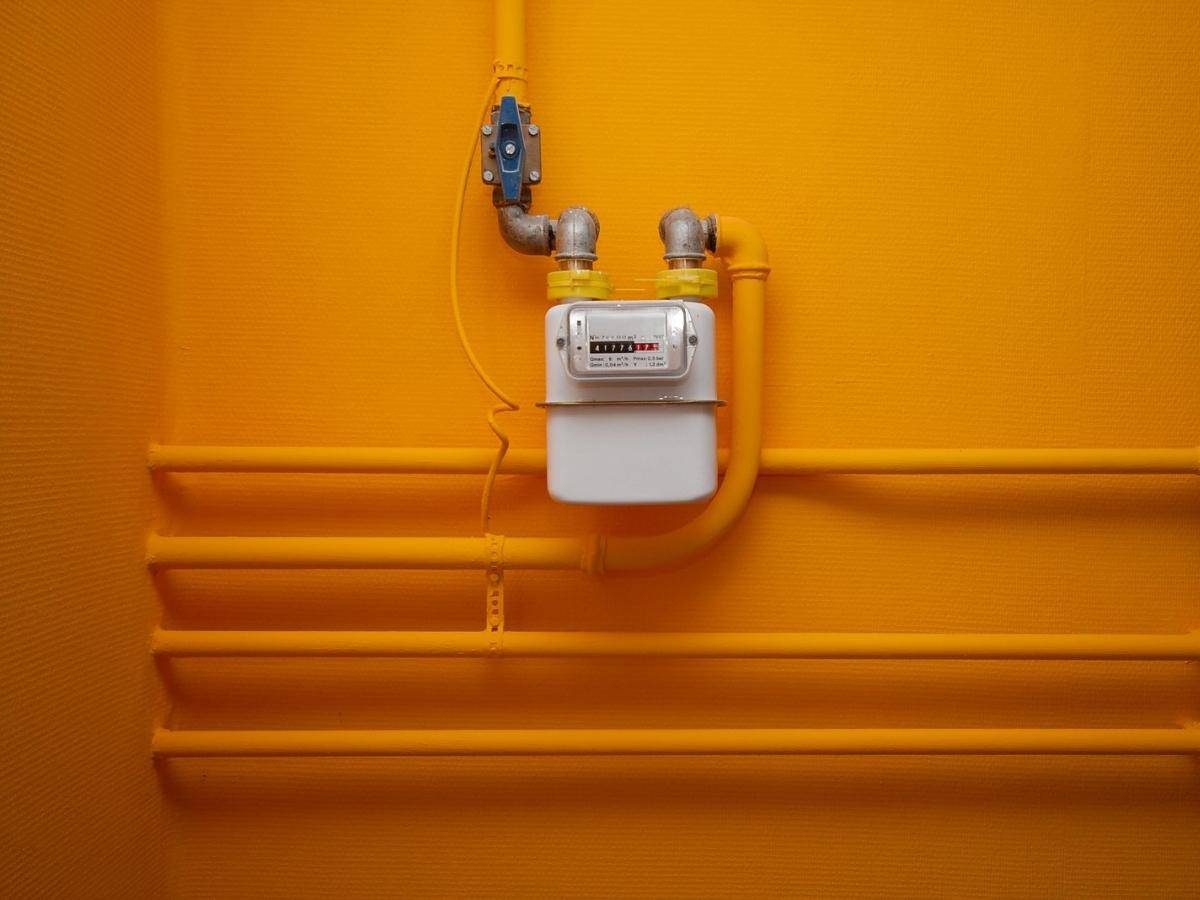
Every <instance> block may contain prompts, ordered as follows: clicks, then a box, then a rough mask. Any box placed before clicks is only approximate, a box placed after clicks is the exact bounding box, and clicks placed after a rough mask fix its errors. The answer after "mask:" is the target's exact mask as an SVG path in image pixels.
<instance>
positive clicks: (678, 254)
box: [658, 206, 715, 269]
mask: <svg viewBox="0 0 1200 900" xmlns="http://www.w3.org/2000/svg"><path fill="white" fill-rule="evenodd" d="M711 233H712V229H711V228H710V225H709V220H708V219H701V218H700V217H699V216H698V215H696V214H695V213H694V212H692V211H691V210H690V209H688V208H687V207H686V206H679V207H676V208H675V209H671V210H668V211H667V212H665V213H663V216H662V218H661V219H659V221H658V236H659V238H661V239H662V242H663V250H664V252H663V259H664V260H666V263H667V266H668V268H672V269H690V268H697V267H699V266H700V264H701V263H703V262H704V251H705V250H706V249H708V247H709V238H710V234H711ZM714 246H715V245H714Z"/></svg>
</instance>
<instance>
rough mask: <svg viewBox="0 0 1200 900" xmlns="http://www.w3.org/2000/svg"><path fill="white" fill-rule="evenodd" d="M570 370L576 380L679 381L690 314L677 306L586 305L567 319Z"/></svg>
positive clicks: (685, 357) (684, 365)
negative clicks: (672, 379) (665, 379)
mask: <svg viewBox="0 0 1200 900" xmlns="http://www.w3.org/2000/svg"><path fill="white" fill-rule="evenodd" d="M566 318H567V323H566V324H567V330H568V334H567V335H566V339H567V346H566V348H565V349H566V357H567V370H568V372H569V373H570V374H571V375H572V376H574V377H576V378H679V377H681V376H682V375H684V374H685V373H686V372H687V368H688V357H689V353H688V350H689V347H688V343H687V337H688V315H687V311H686V310H685V309H684V307H683V306H682V305H680V304H677V303H671V304H650V303H636V304H635V303H625V304H620V305H613V306H597V305H596V304H594V303H589V304H581V305H579V306H576V307H574V308H572V309H571V310H570V311H569V313H568V315H567V317H566Z"/></svg>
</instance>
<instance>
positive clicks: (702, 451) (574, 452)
mask: <svg viewBox="0 0 1200 900" xmlns="http://www.w3.org/2000/svg"><path fill="white" fill-rule="evenodd" d="M658 284H659V290H658V293H659V299H657V300H641V301H638V300H630V301H619V302H613V301H611V300H609V299H608V297H609V294H610V289H609V287H608V280H607V278H606V277H605V276H604V275H603V273H600V272H593V271H591V270H577V271H560V272H552V273H551V274H550V291H549V293H550V297H551V299H555V300H561V301H562V302H560V303H558V304H557V305H555V306H553V307H551V308H550V310H549V311H548V312H547V313H546V401H545V403H544V404H541V405H542V406H544V407H545V408H546V453H547V481H548V486H549V490H550V495H551V496H552V497H553V498H554V499H556V500H559V501H562V502H564V503H593V504H648V503H688V502H691V501H696V500H703V499H705V498H707V497H709V496H711V495H712V493H713V491H715V490H716V486H717V429H716V406H717V405H719V402H720V401H718V399H717V395H716V341H715V335H716V330H715V327H714V321H713V312H712V310H711V309H710V308H709V307H708V306H707V305H705V304H704V303H702V302H700V300H701V298H702V297H705V296H713V295H715V293H716V273H715V272H713V271H711V270H708V269H690V270H680V271H670V272H665V273H663V276H661V277H660V278H659V281H658Z"/></svg>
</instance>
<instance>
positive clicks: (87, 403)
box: [0, 0, 167, 898]
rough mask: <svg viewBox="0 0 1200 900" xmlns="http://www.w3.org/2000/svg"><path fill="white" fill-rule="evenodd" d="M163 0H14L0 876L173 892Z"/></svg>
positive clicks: (75, 890) (0, 64) (93, 891)
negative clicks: (159, 525)
mask: <svg viewBox="0 0 1200 900" xmlns="http://www.w3.org/2000/svg"><path fill="white" fill-rule="evenodd" d="M157 47H158V23H157V16H156V13H155V10H154V9H153V8H152V7H150V6H147V5H146V4H142V3H134V2H118V0H89V2H88V3H76V2H70V0H64V2H50V3H47V2H11V0H8V2H4V3H0V623H2V625H3V637H4V644H3V649H2V650H0V710H2V712H0V750H2V751H3V769H2V771H3V782H2V789H0V896H4V897H6V898H7V897H113V898H117V897H158V896H162V895H163V893H164V891H165V889H166V853H165V848H166V840H167V832H166V829H165V818H164V814H163V811H162V797H161V791H160V788H159V785H158V782H157V779H156V778H155V774H154V770H153V768H152V766H151V765H150V763H149V760H148V758H147V755H146V747H147V741H148V739H149V732H150V722H151V717H152V716H153V714H154V711H155V704H156V696H157V693H158V686H157V685H158V682H157V678H156V676H155V673H154V669H153V666H152V665H151V663H150V660H149V657H148V655H147V648H148V645H149V640H148V629H149V628H150V626H151V625H152V623H153V622H154V621H155V619H156V618H157V615H158V613H157V603H156V600H155V595H154V591H153V589H152V587H151V584H150V579H149V578H148V577H147V575H146V571H145V567H144V565H143V562H142V560H143V556H144V553H145V534H146V530H147V529H148V528H149V527H150V524H151V521H152V517H153V502H152V500H153V498H152V492H151V490H150V484H149V482H148V480H147V477H146V470H145V453H146V450H145V447H146V442H147V441H149V440H152V439H154V438H155V437H157V428H158V423H159V414H160V411H161V408H162V397H163V371H164V360H163V356H164V350H165V344H164V329H163V317H164V305H163V283H162V277H161V271H162V270H161V253H160V242H161V239H162V232H161V228H160V223H161V215H160V212H161V195H160V192H159V173H158V156H159V154H158V140H159V134H160V129H159V122H158V115H157V101H156V92H155V83H156V81H155V69H156V58H157Z"/></svg>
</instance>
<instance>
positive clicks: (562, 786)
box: [166, 0, 1200, 897]
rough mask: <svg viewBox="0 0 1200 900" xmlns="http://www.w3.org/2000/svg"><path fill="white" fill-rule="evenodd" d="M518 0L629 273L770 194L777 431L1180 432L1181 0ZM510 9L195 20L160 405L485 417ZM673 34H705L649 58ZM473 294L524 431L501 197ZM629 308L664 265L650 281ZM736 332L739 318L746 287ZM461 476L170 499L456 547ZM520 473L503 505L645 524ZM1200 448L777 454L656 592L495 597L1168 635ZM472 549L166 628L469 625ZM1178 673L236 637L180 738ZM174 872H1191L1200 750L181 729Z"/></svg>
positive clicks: (1189, 608)
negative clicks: (404, 746) (1091, 461)
mask: <svg viewBox="0 0 1200 900" xmlns="http://www.w3.org/2000/svg"><path fill="white" fill-rule="evenodd" d="M684 9H685V8H684V6H683V5H682V4H678V3H641V2H639V3H631V2H622V3H608V4H586V5H584V4H560V3H550V2H540V0H530V2H529V10H530V31H529V46H530V57H529V63H530V67H531V73H532V74H531V82H530V84H531V100H532V102H533V106H534V114H535V117H536V118H537V119H538V121H540V122H541V124H542V126H543V129H544V130H543V135H544V138H543V150H544V154H545V164H544V169H545V171H546V179H545V187H544V189H540V190H539V191H538V195H537V204H538V206H539V208H541V209H544V210H557V209H559V208H561V207H562V206H563V205H566V204H569V203H585V204H588V205H590V206H592V207H593V208H594V209H595V210H596V211H597V212H598V214H599V215H600V217H601V220H602V228H603V230H602V234H601V260H600V266H601V267H602V268H605V269H606V270H608V271H609V272H610V273H611V274H612V276H613V278H614V280H615V282H616V284H617V286H618V287H620V288H628V289H633V290H634V291H635V292H636V291H638V290H642V291H644V290H645V285H644V284H640V283H639V282H638V281H637V279H639V278H646V277H649V276H650V275H652V274H653V272H655V271H656V270H657V269H658V268H659V267H660V265H661V264H660V262H659V260H658V255H659V254H660V252H661V249H660V246H659V244H658V241H657V236H656V232H655V228H656V224H657V219H658V215H659V214H660V213H661V212H662V211H663V210H664V209H666V208H668V207H669V206H672V205H675V204H678V203H689V204H692V205H694V206H695V207H696V208H697V209H699V210H702V211H708V210H718V211H722V212H727V213H730V214H734V215H739V216H743V217H745V218H747V219H750V220H751V221H753V222H755V223H756V224H758V225H759V226H760V227H761V228H762V230H763V231H764V233H765V234H766V237H767V240H768V242H769V244H770V248H771V254H772V260H773V262H774V264H775V271H774V274H773V276H772V279H771V282H770V284H769V303H770V322H771V334H770V336H769V351H768V359H767V391H768V421H767V426H766V427H767V442H768V444H769V445H775V446H787V445H797V446H865V447H870V446H889V445H891V446H1039V445H1043V446H1153V445H1158V444H1161V445H1189V444H1190V445H1195V444H1196V443H1197V436H1198V435H1200V370H1198V367H1197V362H1196V350H1197V346H1198V339H1200V310H1198V304H1197V297H1198V288H1200V273H1198V270H1197V267H1196V238H1197V231H1196V222H1197V221H1200V216H1198V213H1200V165H1198V163H1200V145H1198V143H1197V140H1196V135H1197V134H1198V133H1200V16H1198V15H1197V13H1196V10H1195V8H1194V6H1191V5H1190V4H1183V3H1180V4H1175V5H1163V4H1116V5H1114V4H1092V3H1055V4H1038V3H1006V4H976V3H968V2H957V3H925V4H916V3H898V4H890V3H870V4H864V3H859V2H853V3H811V4H793V3H790V2H772V3H757V4H728V3H716V2H713V3H708V2H698V3H690V4H687V5H686V12H684ZM490 16H491V10H490V4H488V3H486V2H473V3H467V4H448V5H447V4H442V5H438V4H419V5H418V4H404V3H394V2H378V3H367V2H363V3H358V4H355V5H354V8H353V11H350V10H349V9H348V8H347V7H346V6H345V5H344V4H340V3H335V2H329V3H315V2H297V3H269V4H262V3H259V4H246V3H241V2H237V3H233V2H229V3H205V4H176V5H174V6H172V7H171V10H170V16H169V21H168V25H167V33H166V37H167V42H168V49H169V73H168V102H167V104H166V110H167V115H168V116H169V121H168V125H167V127H168V129H169V135H170V139H169V141H168V144H167V145H168V147H169V157H168V160H167V169H168V184H167V189H168V192H169V193H168V210H169V214H170V216H171V223H170V227H171V235H172V241H171V247H172V253H173V259H172V266H171V272H172V275H173V279H174V281H173V283H172V285H171V291H170V295H169V302H170V304H171V307H170V308H171V316H170V321H171V327H172V329H173V330H172V336H171V344H170V350H171V354H170V355H171V369H170V398H171V399H170V403H169V415H170V416H171V423H170V434H171V437H172V438H173V439H174V440H177V441H183V442H189V441H194V442H232V443H239V442H245V443H289V442H290V443H299V444H313V443H315V444H321V443H325V444H339V443H340V444H355V443H361V444H384V445H387V444H403V445H425V444H428V445H437V444H468V445H472V444H473V445H478V446H490V445H491V437H490V435H489V433H488V431H487V429H486V427H485V425H484V412H485V410H486V409H487V407H488V405H489V402H488V399H487V397H486V395H485V394H484V393H483V391H482V390H481V389H480V388H479V387H478V385H477V384H476V382H475V381H474V380H473V376H472V375H471V373H470V372H469V370H468V369H467V367H466V366H465V364H464V362H463V360H462V358H461V355H460V353H459V351H458V349H457V347H456V345H455V342H454V337H453V333H452V328H451V322H450V315H449V310H448V308H447V269H446V256H447V238H448V232H449V227H450V216H451V210H452V201H453V197H454V190H455V183H456V179H457V177H458V172H459V166H460V164H461V163H460V157H461V154H462V147H463V143H464V141H465V140H466V139H467V136H468V135H469V133H470V130H471V128H472V122H473V116H475V115H476V110H477V106H478V102H479V100H478V98H479V96H480V95H481V92H482V89H483V87H484V83H485V80H486V77H487V74H488V63H489V62H490V60H491V43H490V41H491V35H490V30H491V29H490ZM676 50H677V51H678V52H679V53H681V54H683V61H682V62H680V61H675V60H673V59H671V58H670V57H669V56H668V55H665V53H664V51H676ZM463 248H464V259H465V262H464V265H463V268H462V281H463V293H464V298H465V299H464V303H465V306H466V318H467V325H468V328H469V330H470V332H471V334H472V335H473V336H474V338H475V341H476V345H477V348H478V350H479V352H480V354H481V356H482V357H483V359H484V360H485V362H486V364H487V365H488V366H489V368H490V369H491V371H492V373H493V374H494V375H495V376H496V378H497V379H498V380H499V381H500V383H501V384H502V385H504V386H506V387H507V388H509V389H510V390H511V391H513V392H514V393H515V394H516V395H517V397H518V398H520V399H521V400H522V401H523V402H524V403H525V405H526V409H525V410H524V411H523V412H522V413H520V414H518V415H517V416H514V417H511V418H510V419H509V421H510V422H511V432H512V434H513V440H514V444H515V445H516V446H536V445H539V444H540V443H541V441H542V428H543V422H542V414H541V412H540V411H539V410H537V409H535V408H532V406H531V404H532V402H533V401H536V400H538V399H540V391H541V377H542V376H541V363H540V352H541V351H540V343H539V341H540V338H539V335H540V333H541V332H540V322H541V317H542V313H543V311H544V309H545V304H544V301H543V296H544V294H543V273H544V272H545V270H546V268H547V264H546V262H544V261H538V260H536V259H532V260H531V259H528V258H520V257H517V256H515V255H514V254H512V253H510V252H508V251H507V250H506V249H505V248H504V247H503V246H502V244H501V243H500V241H499V240H498V238H497V236H496V234H495V231H494V226H493V224H492V214H491V208H490V205H489V202H488V197H487V194H486V191H484V190H483V189H482V187H481V186H479V185H478V184H477V183H476V182H472V185H471V191H470V194H469V199H468V209H467V213H466V223H465V232H464V236H463ZM630 295H632V296H636V293H632V294H630ZM717 308H718V310H719V315H720V317H721V318H720V321H721V324H722V326H723V327H726V334H727V324H728V319H727V307H726V305H725V303H724V302H720V303H718V304H717ZM478 489H479V482H478V479H471V478H463V479H452V480H451V481H450V482H448V483H447V482H444V481H438V482H434V481H422V480H421V479H417V478H369V479H356V478H346V477H333V478H299V477H276V478H257V477H246V476H237V477H233V476H229V477H205V478H200V477H189V478H177V479H174V481H173V482H172V484H171V487H170V490H171V492H172V499H173V509H174V512H175V514H176V516H177V521H176V523H175V527H176V528H177V530H178V531H179V532H181V533H245V534H284V533H286V534H398V533H402V534H422V533H425V534H430V533H432V534H470V533H473V532H474V529H475V528H476V527H477V526H476V520H475V510H476V504H477V499H478ZM693 512H694V510H690V509H686V510H672V511H668V512H660V513H647V512H645V511H626V510H621V511H616V512H611V511H606V512H597V511H589V510H578V509H575V510H566V509H563V508H556V507H555V506H554V505H553V504H552V503H551V502H550V501H549V500H548V499H547V498H546V496H545V491H544V487H543V486H542V485H541V484H540V483H539V482H537V481H536V480H533V479H523V480H522V479H517V478H512V479H503V480H502V482H501V484H500V486H499V489H498V493H497V498H496V517H495V527H496V528H497V530H500V531H504V532H506V533H510V534H539V533H548V532H551V531H558V530H565V531H581V532H582V531H587V530H590V529H592V528H594V527H596V526H597V525H602V526H605V527H609V528H614V529H621V530H627V531H632V530H653V529H657V528H662V527H665V526H666V525H667V524H668V523H670V522H675V521H679V520H681V519H682V518H683V517H685V516H688V515H692V514H693ZM1198 526H1200V490H1198V489H1197V484H1196V480H1195V479H1192V480H1189V479H1187V478H1146V479H1132V480H1123V479H1120V478H1091V479H1087V478H1078V479H1072V478H1054V479H1048V480H1037V479H1029V478H1016V479H997V478H992V479H988V478H924V479H901V478H893V479H887V478H828V479H818V478H813V479H792V480H782V479H767V480H764V481H763V482H762V483H761V485H760V487H759V490H758V492H757V495H756V498H755V500H754V502H753V504H752V506H751V508H750V512H749V515H748V517H747V518H746V520H745V521H744V523H743V524H742V525H741V526H740V527H739V529H738V530H737V532H736V533H735V534H734V535H733V537H732V538H731V539H729V540H728V542H727V543H725V544H724V545H723V546H721V547H720V548H719V550H717V551H715V552H713V553H712V554H710V555H709V556H708V557H707V558H705V559H704V560H702V561H700V562H698V563H696V564H694V565H691V566H689V567H687V568H686V569H684V570H682V571H679V572H674V573H668V574H663V575H655V576H651V577H643V578H607V579H604V580H587V579H585V578H583V577H581V576H579V575H577V574H573V573H566V574H561V575H559V574H535V573H514V574H512V575H510V576H509V583H510V591H509V618H510V627H513V628H546V629H554V628H565V629H578V628H599V629H605V628H612V629H623V628H629V629H639V628H647V629H692V628H694V629H733V630H738V629H747V630H752V629H799V630H803V629H817V630H825V629H828V630H857V629H864V630H871V629H895V630H938V629H948V630H954V629H961V630H998V631H1005V630H1012V631H1021V630H1096V631H1106V630H1122V629H1130V630H1149V631H1158V630H1163V631H1173V630H1182V629H1184V628H1185V627H1186V626H1189V625H1195V624H1197V622H1198V621H1200V616H1197V613H1198V611H1200V609H1198V605H1200V604H1198V600H1197V598H1198V596H1200V539H1198V534H1200V531H1198ZM482 599H483V598H482V585H481V583H480V579H479V577H478V576H475V575H471V574H456V575H443V574H420V573H413V574H387V573H358V574H351V575H345V574H342V575H338V574H328V573H326V574H311V573H309V574H297V573H290V574H289V573H282V574H264V573H256V574H245V575H236V574H230V573H194V574H188V575H184V574H179V575H177V576H175V577H173V578H171V579H169V584H168V585H167V603H168V606H169V611H170V615H171V616H173V620H174V621H175V622H177V623H178V624H180V625H183V626H205V625H234V624H238V625H242V626H246V627H272V626H276V627H277V626H284V627H297V628H300V627H314V626H316V627H334V628H336V627H411V628H421V627H433V626H442V627H463V628H471V627H477V626H478V625H479V623H480V622H481V609H482V606H481V604H482ZM1194 669H1195V667H1189V666H1187V665H1182V664H1180V665H1176V664H1165V665H1164V664H1154V665H1149V664H1117V665H1107V664H1096V663H1080V664H1056V663H1040V664H1038V663H1024V664H1022V663H995V664H987V663H984V664H969V663H928V664H918V665H914V664H904V663H900V664H895V663H884V662H878V663H841V664H830V663H813V662H809V663H803V662H750V663H731V662H689V661H675V662H670V661H657V662H654V661H641V662H629V661H619V660H596V661H590V662H580V661H535V660H524V661H520V660H513V661H505V662H503V663H501V664H493V663H489V662H487V661H474V662H469V661H446V662H431V661H393V662H375V663H372V662H362V661H358V662H354V661H326V662H321V663H303V662H296V661H291V662H287V661H245V662H240V663H236V664H235V663H225V664H222V663H220V662H217V661H211V660H210V661H204V660H197V661H190V662H180V663H177V664H176V665H175V666H174V667H173V677H174V678H175V689H176V696H177V698H178V702H177V706H176V710H175V714H174V715H175V721H176V722H177V723H178V724H179V725H181V726H195V727H205V726H211V727H220V726H229V727H253V726H255V725H259V726H264V727H289V726H292V727H294V726H307V727H339V726H344V727H372V726H383V725H389V726H393V727H404V726H417V727H419V726H450V727H453V726H469V725H479V726H491V725H512V726H522V725H526V726H583V725H647V726H649V725H666V726H683V725H689V724H694V725H715V726H720V725H727V726H737V725H751V724H757V725H780V726H783V725H814V726H820V725H828V724H838V725H883V724H895V725H914V726H915V725H968V726H969V725H1021V724H1028V725H1081V726H1103V725H1170V724H1172V723H1174V722H1175V721H1176V720H1177V719H1178V718H1180V717H1184V716H1192V717H1194V716H1195V714H1196V712H1197V709H1196V707H1197V687H1198V680H1197V676H1196V673H1195V671H1194ZM171 768H172V772H171V778H172V784H171V795H170V796H171V801H172V802H173V804H175V805H176V806H177V807H178V809H179V810H180V813H181V815H180V819H179V830H178V832H177V833H176V835H175V844H174V846H175V852H176V856H175V866H174V872H175V877H176V879H177V884H178V886H179V891H180V893H181V894H182V895H184V896H195V897H201V896H209V895H211V893H212V892H213V890H214V886H219V887H220V888H221V889H223V890H228V891H230V892H233V893H243V894H245V893H251V894H254V895H256V896H280V897H284V896H295V895H297V894H312V895H319V894H322V893H325V892H337V893H340V894H342V895H344V896H371V895H378V894H388V893H391V894H396V893H401V892H404V893H406V894H408V895H410V896H422V895H426V896H438V895H447V894H459V895H461V894H466V893H475V892H480V893H483V892H487V893H499V894H501V895H510V896H556V897H559V896H573V895H577V896H586V895H591V896H611V895H614V894H632V895H645V896H664V895H676V896H730V895H733V894H742V895H756V894H757V895H766V894H772V893H775V894H778V893H789V894H799V895H811V896H822V897H831V896H845V897H859V896H864V895H871V894H884V893H892V894H900V895H906V896H946V897H962V896H974V897H986V896H999V895H1009V896H1011V895H1014V894H1016V895H1020V894H1025V895H1037V896H1045V895H1047V894H1060V895H1063V896H1093V897H1094V896H1126V897H1146V896H1171V895H1174V896H1183V895H1185V894H1189V893H1192V892H1193V891H1194V888H1195V883H1194V879H1195V872H1196V867H1197V863H1198V861H1200V852H1198V851H1197V838H1198V836H1200V787H1198V782H1197V769H1196V766H1195V764H1194V763H1193V762H1191V761H1189V760H1186V759H1158V760H1138V759H1114V760H1092V759H1076V760H1070V759H1026V760H987V759H976V760H955V759H935V760H903V759H892V760H878V759H867V760H815V759H807V760H788V759H765V760H764V759H721V760H704V759H694V760H682V761H681V760H587V759H572V760H565V761H563V760H558V761H555V760H539V759H532V760H521V759H517V760H501V761H485V760H474V761H455V760H443V761H417V762H413V761H395V762H361V761H360V762H328V761H324V762H281V761H266V762H262V761H260V762H251V763H238V762H231V761H223V762H212V763H203V762H181V763H179V764H176V765H173V766H172V767H171Z"/></svg>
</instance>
